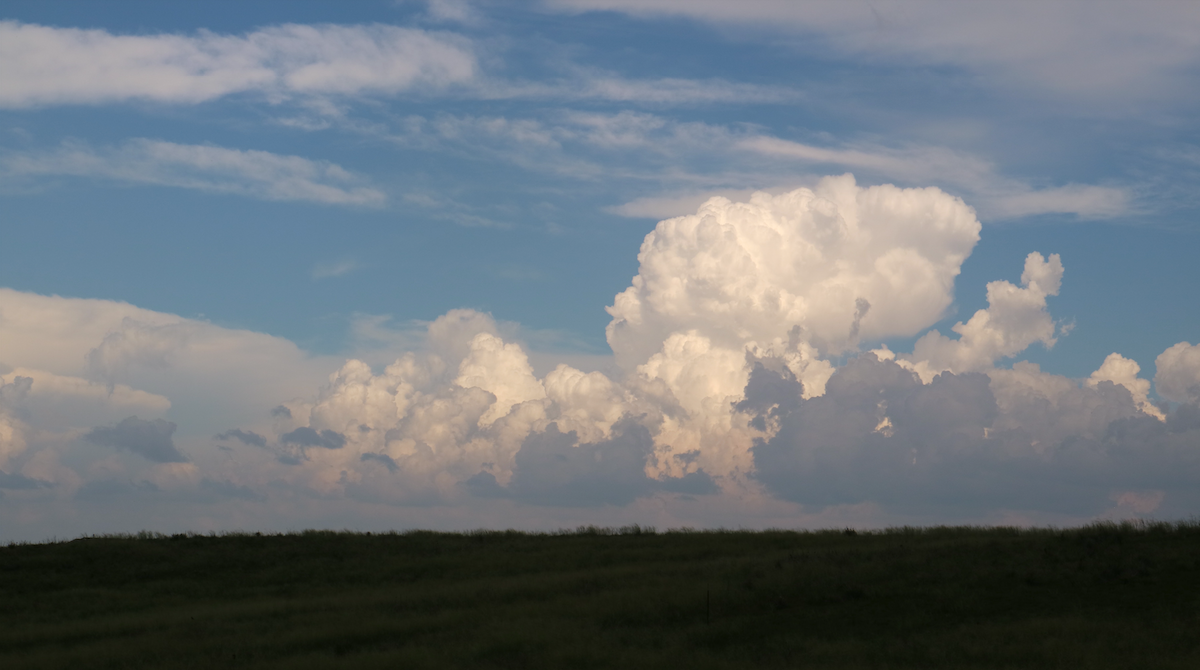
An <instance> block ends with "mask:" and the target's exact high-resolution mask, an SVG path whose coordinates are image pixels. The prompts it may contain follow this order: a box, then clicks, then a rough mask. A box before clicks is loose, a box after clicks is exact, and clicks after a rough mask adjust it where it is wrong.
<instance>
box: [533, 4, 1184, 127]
mask: <svg viewBox="0 0 1200 670" xmlns="http://www.w3.org/2000/svg"><path fill="white" fill-rule="evenodd" d="M544 5H545V6H546V7H547V8H550V9H553V10H556V11H566V12H587V11H614V12H621V13H625V14H628V15H631V16H636V17H639V18H662V17H672V18H676V17H683V18H690V19H694V20H696V21H699V22H703V23H706V24H709V25H712V26H715V27H719V28H722V29H728V28H733V27H737V28H739V29H742V30H751V31H754V34H756V35H760V34H762V33H764V32H765V33H769V34H771V35H773V36H775V37H776V39H778V37H779V36H781V35H782V36H785V39H786V37H789V36H790V37H793V38H795V42H794V44H795V46H796V48H798V49H806V50H815V51H820V52H822V53H829V54H832V55H834V56H835V57H843V58H849V59H854V60H858V61H860V62H874V63H885V62H886V63H888V64H889V65H899V66H915V67H925V66H930V65H934V66H946V67H952V68H956V69H963V70H966V71H968V72H972V73H975V74H978V75H981V76H980V77H979V79H978V80H977V81H978V82H979V83H980V84H981V85H984V86H988V87H1003V88H1007V89H1010V90H1016V89H1022V90H1025V91H1033V92H1036V93H1037V94H1039V95H1044V96H1048V97H1055V98H1060V99H1075V100H1088V101H1093V102H1096V101H1104V102H1106V103H1113V104H1128V103H1130V102H1132V101H1137V100H1145V99H1148V98H1169V97H1177V96H1181V95H1182V96H1188V97H1191V98H1192V99H1193V100H1194V99H1195V96H1194V89H1193V90H1188V88H1187V86H1186V85H1184V84H1186V82H1188V81H1193V82H1194V77H1195V71H1196V67H1197V65H1200V7H1197V5H1195V4H1194V3H1187V2H1164V1H1159V2H1139V3H1129V2H1095V1H1081V0H1068V1H1063V2H1042V3H1035V2H1030V3H945V2H937V1H934V0H910V1H906V2H888V1H884V2H871V3H866V2H863V3H858V2H777V1H775V0H748V1H746V2H739V3H729V2H722V1H721V0H694V1H693V2H673V1H672V0H546V1H545V3H544Z"/></svg>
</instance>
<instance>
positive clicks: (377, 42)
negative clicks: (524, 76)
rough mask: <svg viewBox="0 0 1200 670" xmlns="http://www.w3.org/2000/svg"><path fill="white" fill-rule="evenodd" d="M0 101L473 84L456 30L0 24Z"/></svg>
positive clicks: (466, 48) (184, 97)
mask: <svg viewBox="0 0 1200 670" xmlns="http://www.w3.org/2000/svg"><path fill="white" fill-rule="evenodd" d="M0 63H2V64H3V67H2V68H0V107H10V108H11V107H30V106H37V105H48V104H71V103H83V104H95V103H106V102H118V101H122V100H153V101H158V102H168V103H197V102H203V101H206V100H213V99H216V98H219V97H222V96H226V95H230V94H233V93H239V92H244V91H260V92H262V93H264V94H266V95H268V96H270V97H272V98H285V97H289V96H296V95H301V96H307V95H361V94H372V93H381V94H395V93H398V92H401V91H405V90H411V89H420V88H434V89H437V88H444V87H446V86H449V85H453V84H462V83H466V82H470V81H471V80H472V79H473V78H474V77H475V70H476V63H475V57H474V54H473V53H472V50H471V47H470V44H469V43H468V42H467V41H466V40H464V39H462V38H460V37H457V36H454V35H449V34H444V33H431V32H425V31H421V30H415V29H410V28H398V27H395V26H385V25H371V26H336V25H315V26H309V25H295V24H288V25H282V26H274V27H270V28H264V29H262V30H258V31H255V32H252V33H248V34H245V35H219V34H216V33H211V32H208V31H201V32H199V33H197V34H196V35H194V36H185V35H170V34H158V35H114V34H112V33H109V32H107V31H104V30H79V29H75V28H55V27H49V26H39V25H32V24H22V23H17V22H15V21H3V22H0Z"/></svg>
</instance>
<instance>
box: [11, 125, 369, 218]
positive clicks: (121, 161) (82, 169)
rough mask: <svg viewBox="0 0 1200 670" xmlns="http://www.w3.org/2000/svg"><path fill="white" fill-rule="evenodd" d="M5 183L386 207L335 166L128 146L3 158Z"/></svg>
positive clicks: (152, 143) (246, 153) (215, 150)
mask: <svg viewBox="0 0 1200 670" xmlns="http://www.w3.org/2000/svg"><path fill="white" fill-rule="evenodd" d="M0 167H2V169H3V171H4V172H5V173H6V174H7V175H9V176H10V177H17V178H36V177H47V176H59V175H64V176H78V177H100V178H105V179H114V180H117V181H124V182H131V183H142V184H157V185H162V186H174V187H179V188H191V189H198V190H202V191H213V192H217V193H233V194H237V195H244V196H249V197H254V198H260V199H263V200H299V201H308V202H321V203H326V204H336V205H362V206H378V205H381V204H383V203H384V202H385V201H386V200H387V196H385V195H384V194H383V193H382V192H381V191H379V190H376V189H374V188H370V187H369V186H367V185H365V184H366V180H365V179H363V178H362V177H359V176H357V175H354V174H352V173H350V172H348V171H347V170H345V169H344V168H342V167H341V166H339V165H336V164H334V163H330V162H328V161H314V160H309V159H307V158H301V157H300V156H284V155H280V154H273V153H270V152H266V151H253V150H240V149H227V148H224V147H214V146H206V145H194V144H175V143H173V142H163V141H158V140H148V139H134V140H130V141H128V142H125V143H124V144H122V145H120V146H117V147H108V148H102V149H94V148H92V147H90V146H88V145H85V144H80V143H74V142H68V143H64V144H63V145H62V146H61V147H59V148H58V149H55V150H50V151H28V152H9V153H6V154H3V155H0Z"/></svg>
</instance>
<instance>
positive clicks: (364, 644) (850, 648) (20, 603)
mask: <svg viewBox="0 0 1200 670" xmlns="http://www.w3.org/2000/svg"><path fill="white" fill-rule="evenodd" d="M1198 634H1200V524H1195V523H1189V524H1177V525H1167V524H1157V525H1130V524H1125V525H1099V526H1091V527H1087V528H1082V529H1076V530H1067V531H1059V530H1022V531H1018V530H1014V529H977V528H930V529H897V530H889V531H884V532H877V533H857V534H856V533H853V532H849V531H847V532H840V531H828V532H815V533H802V532H785V531H778V532H776V531H768V532H724V531H715V532H668V533H657V534H656V533H653V532H646V531H644V530H642V529H637V528H633V527H631V528H627V529H623V532H616V531H610V530H604V529H581V530H580V531H578V532H572V533H559V534H525V533H517V532H478V533H467V534H449V533H431V532H411V533H403V534H384V535H378V534H377V535H367V534H356V533H332V532H311V531H310V532H305V533H298V534H288V535H270V536H257V535H249V534H231V535H223V536H202V535H187V536H185V535H179V536H172V537H164V536H157V535H148V534H147V535H143V536H141V537H100V538H85V539H80V540H75V541H72V542H62V543H52V544H41V545H12V546H8V547H3V548H0V668H152V667H164V668H166V667H169V668H213V667H247V668H250V667H253V668H333V667H337V668H455V667H462V668H642V667H664V668H697V669H703V668H747V667H780V668H784V667H786V668H931V667H945V668H1068V667H1069V668H1133V667H1139V668H1188V669H1192V668H1200V641H1198V640H1200V638H1198Z"/></svg>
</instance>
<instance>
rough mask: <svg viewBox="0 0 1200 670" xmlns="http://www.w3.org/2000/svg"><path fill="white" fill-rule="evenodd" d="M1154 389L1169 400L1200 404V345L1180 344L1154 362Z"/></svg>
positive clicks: (1163, 353)
mask: <svg viewBox="0 0 1200 670" xmlns="http://www.w3.org/2000/svg"><path fill="white" fill-rule="evenodd" d="M1154 365H1155V368H1156V369H1157V371H1156V372H1155V374H1154V388H1155V390H1156V391H1158V394H1159V395H1161V396H1162V397H1164V398H1166V399H1167V400H1173V401H1175V402H1186V403H1200V344H1197V345H1192V344H1189V343H1187V342H1180V343H1178V344H1176V345H1174V346H1172V347H1170V348H1168V349H1167V350H1166V351H1164V352H1162V353H1161V354H1159V355H1158V358H1157V359H1155V361H1154Z"/></svg>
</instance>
